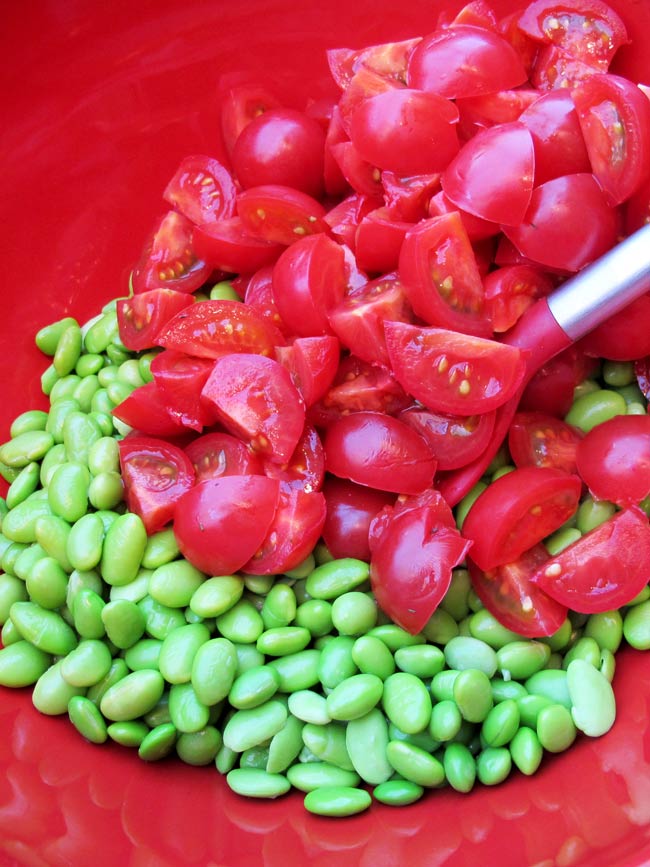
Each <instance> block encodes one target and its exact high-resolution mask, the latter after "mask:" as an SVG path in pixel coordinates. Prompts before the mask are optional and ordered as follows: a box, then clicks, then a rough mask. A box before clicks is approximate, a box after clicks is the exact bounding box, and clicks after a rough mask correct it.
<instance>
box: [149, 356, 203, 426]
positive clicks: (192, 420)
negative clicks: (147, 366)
mask: <svg viewBox="0 0 650 867" xmlns="http://www.w3.org/2000/svg"><path fill="white" fill-rule="evenodd" d="M212 364H213V362H212V359H209V358H194V357H192V356H190V355H186V354H185V353H184V352H176V351H175V350H173V349H165V350H163V351H162V352H159V353H158V355H156V357H155V358H154V359H153V361H152V362H151V373H152V375H153V379H154V382H155V383H156V385H157V386H158V389H159V391H160V394H161V395H162V398H163V400H164V401H165V404H166V406H167V411H168V413H169V414H170V415H171V417H172V418H173V419H175V420H177V421H178V423H179V424H181V425H183V427H189V428H193V429H194V430H197V431H201V430H203V427H204V425H206V424H210V421H211V418H210V415H209V413H207V412H206V411H205V408H204V407H203V406H202V404H201V389H202V388H203V386H204V385H205V383H206V381H207V379H208V376H209V375H210V372H211V371H212Z"/></svg>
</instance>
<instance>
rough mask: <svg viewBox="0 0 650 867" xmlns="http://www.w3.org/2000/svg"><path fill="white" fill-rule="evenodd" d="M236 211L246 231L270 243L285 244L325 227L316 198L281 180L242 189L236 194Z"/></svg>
mask: <svg viewBox="0 0 650 867" xmlns="http://www.w3.org/2000/svg"><path fill="white" fill-rule="evenodd" d="M237 213H238V214H239V218H240V219H241V221H242V224H243V226H244V229H245V230H246V231H247V232H249V233H250V234H251V235H252V236H253V237H254V238H259V239H261V240H263V241H267V242H269V243H271V244H282V245H284V246H288V245H289V244H294V243H295V242H296V241H298V240H299V239H300V238H304V237H306V236H307V235H315V234H316V233H318V232H324V231H325V229H326V228H327V224H326V223H325V221H324V220H323V217H324V216H325V209H324V208H323V206H322V205H321V204H320V202H317V201H316V199H315V198H313V196H308V195H307V193H302V192H300V190H294V189H293V188H292V187H287V186H283V185H282V184H264V185H262V186H258V187H249V188H248V189H247V190H244V192H243V193H240V195H239V197H238V198H237Z"/></svg>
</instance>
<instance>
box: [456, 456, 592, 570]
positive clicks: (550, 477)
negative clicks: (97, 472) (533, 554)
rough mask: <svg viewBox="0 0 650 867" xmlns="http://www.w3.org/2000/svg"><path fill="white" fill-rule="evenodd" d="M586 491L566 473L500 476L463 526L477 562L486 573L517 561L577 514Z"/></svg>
mask: <svg viewBox="0 0 650 867" xmlns="http://www.w3.org/2000/svg"><path fill="white" fill-rule="evenodd" d="M581 489H582V485H581V483H580V479H579V478H578V477H577V476H573V475H569V474H568V473H565V472H563V471H562V470H554V469H549V468H541V467H523V468H521V469H516V470H512V471H511V472H509V473H507V474H506V475H505V476H500V477H499V478H498V479H497V480H496V481H494V482H492V483H491V484H490V485H488V487H487V488H486V489H485V490H484V491H483V493H482V494H480V496H479V497H478V499H477V500H476V501H475V502H474V505H473V506H472V507H471V509H470V510H469V512H468V514H467V517H466V518H465V521H464V523H463V536H465V538H466V539H470V540H471V541H472V542H473V543H474V544H473V547H472V559H473V560H474V562H475V563H476V564H477V566H479V567H480V568H481V569H493V568H494V567H495V566H501V565H502V564H504V563H511V562H512V561H513V560H516V559H517V557H519V556H520V555H521V554H523V553H524V551H527V550H528V549H529V548H532V547H533V545H536V544H537V542H541V540H542V539H544V538H546V536H548V535H550V534H551V533H553V532H554V531H555V530H557V529H558V527H561V526H562V524H563V523H564V522H565V521H567V520H568V519H569V518H570V517H571V516H572V515H573V514H574V513H575V511H576V509H577V508H578V503H579V500H580V492H581Z"/></svg>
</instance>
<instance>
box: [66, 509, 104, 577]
mask: <svg viewBox="0 0 650 867" xmlns="http://www.w3.org/2000/svg"><path fill="white" fill-rule="evenodd" d="M103 543H104V524H103V523H102V520H101V518H100V517H98V515H97V514H95V513H90V514H88V515H83V516H82V517H81V518H79V520H77V521H76V522H75V523H74V524H73V525H72V527H71V529H70V533H69V535H68V540H67V544H66V555H67V558H68V561H69V563H70V565H71V566H72V567H73V569H79V570H81V571H84V572H85V571H88V570H90V569H94V568H95V566H98V565H99V562H100V560H101V557H102V547H103Z"/></svg>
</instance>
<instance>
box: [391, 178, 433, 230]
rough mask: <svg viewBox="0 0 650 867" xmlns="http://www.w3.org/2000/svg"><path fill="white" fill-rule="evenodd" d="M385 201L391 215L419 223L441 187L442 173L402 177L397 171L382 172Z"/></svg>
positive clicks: (397, 218) (408, 221)
mask: <svg viewBox="0 0 650 867" xmlns="http://www.w3.org/2000/svg"><path fill="white" fill-rule="evenodd" d="M381 185H382V187H383V193H384V201H385V202H386V208H387V209H388V212H389V214H390V215H391V217H394V218H395V219H396V220H404V221H405V222H407V223H417V221H418V220H421V219H423V218H424V217H426V216H427V205H428V202H429V200H430V198H431V196H432V195H433V194H434V193H437V192H438V191H439V189H440V173H439V172H430V173H428V174H423V175H410V176H408V177H400V176H399V175H397V174H395V172H386V171H384V172H382V173H381Z"/></svg>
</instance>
